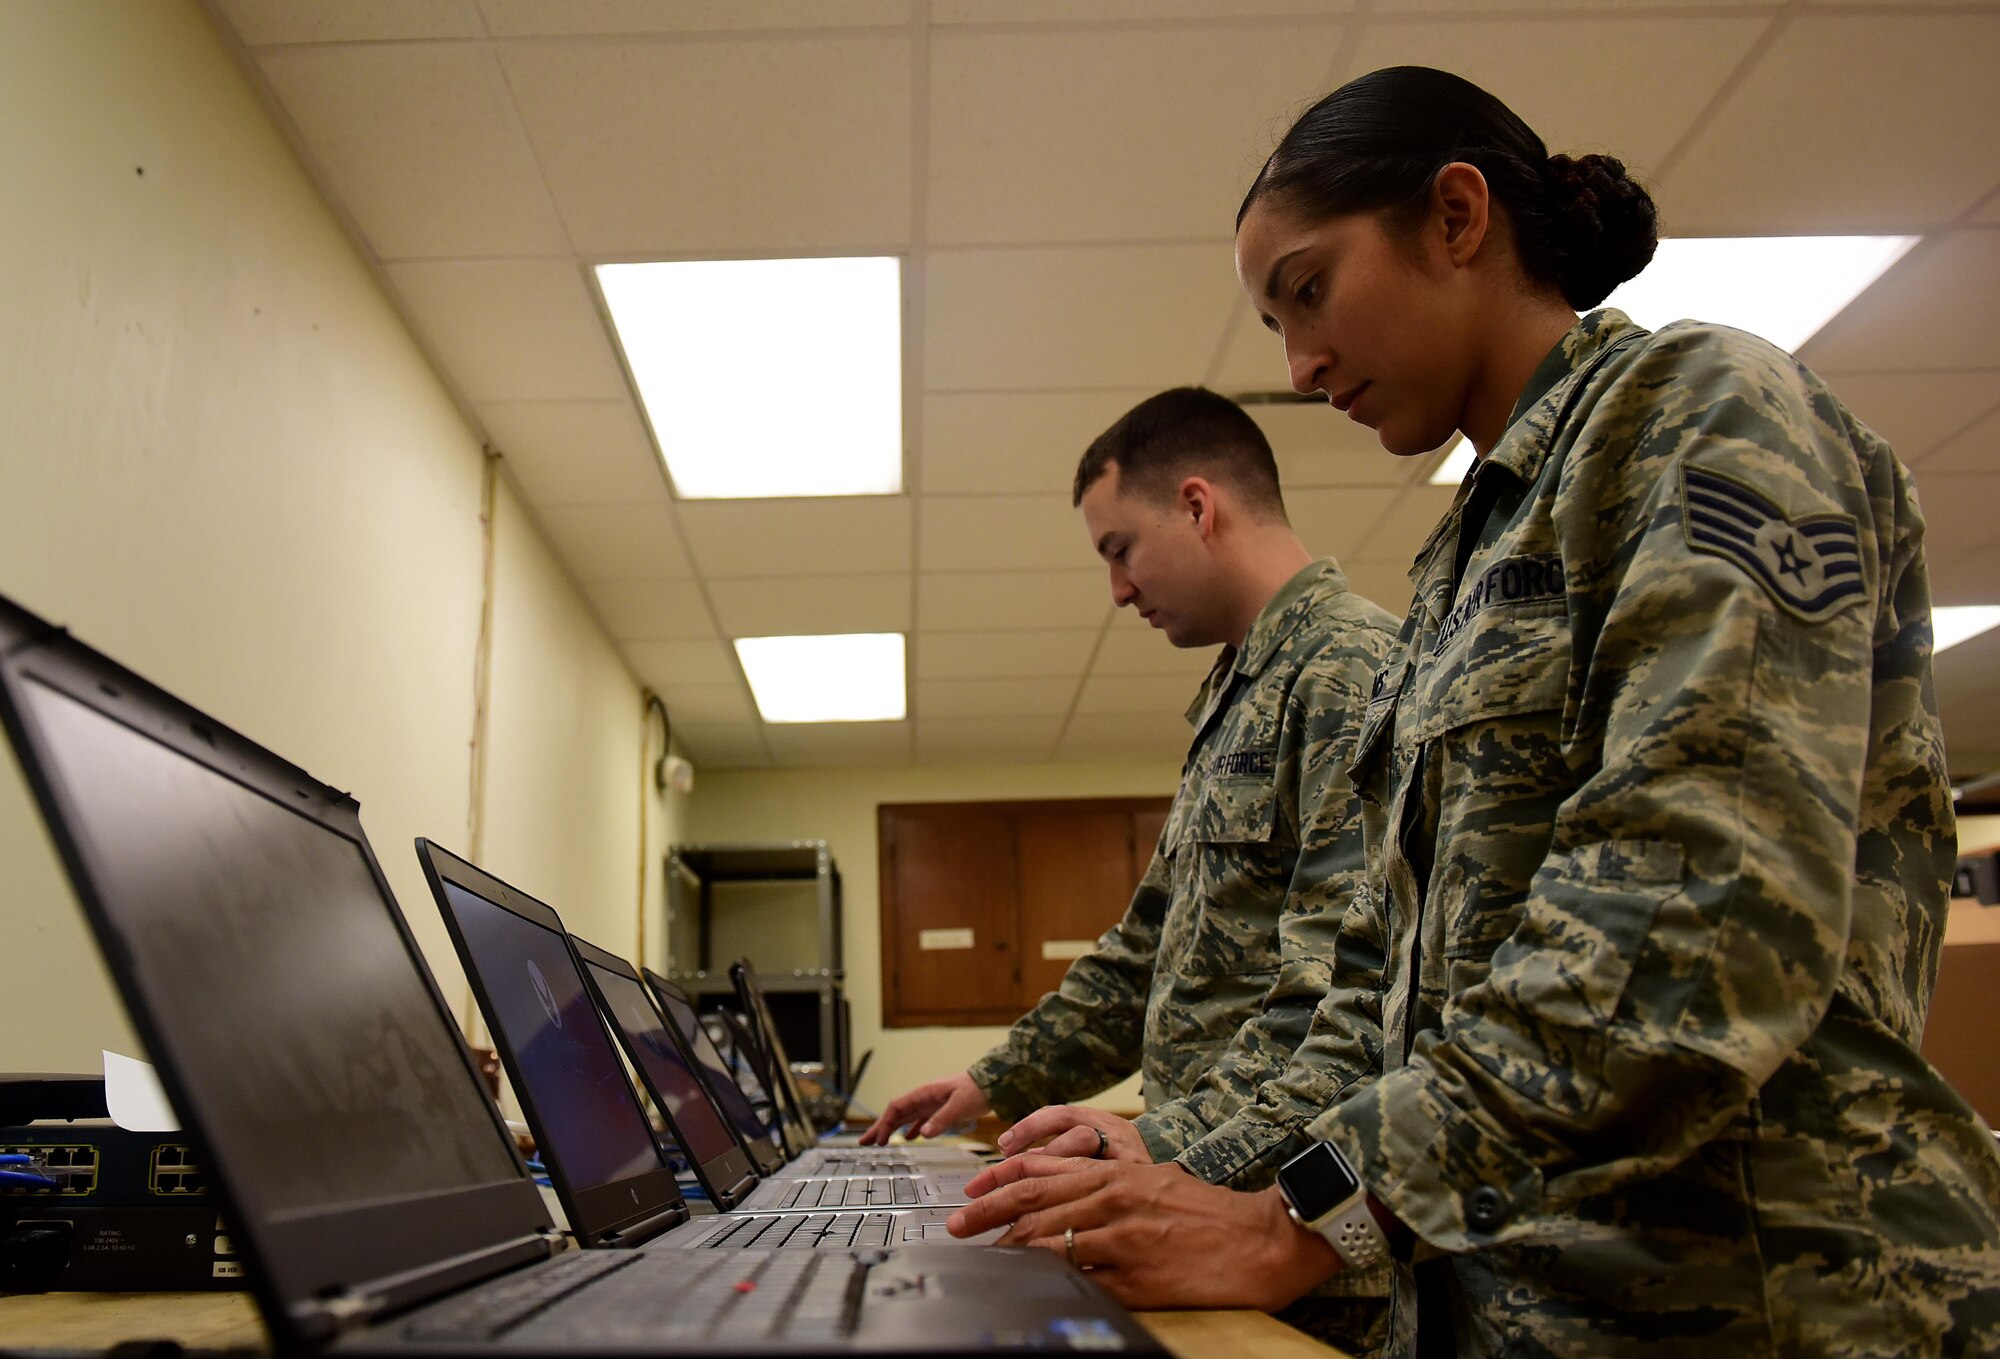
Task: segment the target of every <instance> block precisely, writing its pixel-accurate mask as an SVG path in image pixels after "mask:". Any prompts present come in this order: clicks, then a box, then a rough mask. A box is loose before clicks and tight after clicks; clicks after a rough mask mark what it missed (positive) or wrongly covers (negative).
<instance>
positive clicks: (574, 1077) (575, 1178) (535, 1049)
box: [417, 840, 997, 1250]
mask: <svg viewBox="0 0 2000 1359" xmlns="http://www.w3.org/2000/svg"><path fill="white" fill-rule="evenodd" d="M417 857H418V858H419V859H420V860H421V861H422V862H423V866H424V876H425V877H426V878H427V879H428V880H429V882H430V884H431V891H432V893H433V894H434V895H435V896H436V897H437V903H438V909H439V910H440V911H441V912H443V914H444V919H445V926H446V928H447V929H448V930H449V931H450V933H451V940H452V944H453V946H454V947H456V948H457V949H458V956H459V959H460V961H462V962H463V963H464V964H465V972H466V975H467V976H468V977H469V978H470V979H471V981H472V989H473V994H474V995H475V996H476V997H477V998H478V1000H479V1008H480V1010H481V1011H482V1012H483V1013H484V1014H485V1016H486V1023H487V1028H488V1030H489V1031H490V1032H491V1033H492V1035H493V1046H494V1047H495V1048H496V1049H498V1051H499V1053H500V1061H501V1063H502V1065H504V1066H505V1067H506V1068H507V1075H508V1077H509V1079H510V1080H511V1081H512V1082H513V1085H514V1093H515V1094H516V1095H518V1096H519V1097H520V1100H521V1110H522V1112H523V1113H525V1114H526V1115H527V1116H528V1126H529V1127H530V1128H531V1129H532V1130H533V1131H534V1134H535V1142H536V1145H537V1146H538V1147H539V1148H540V1150H541V1153H542V1160H543V1162H544V1163H545V1164H546V1165H547V1167H548V1170H549V1179H550V1181H551V1183H552V1184H553V1186H554V1188H555V1190H556V1193H557V1194H558V1195H559V1196H560V1198H561V1200H562V1206H563V1211H564V1212H565V1213H566V1214H567V1215H568V1216H569V1225H570V1230H571V1232H572V1233H574V1234H575V1236H576V1239H577V1240H578V1241H580V1242H582V1243H583V1244H585V1245H589V1246H631V1245H637V1244H640V1243H642V1242H645V1241H649V1240H651V1239H652V1238H654V1237H656V1236H657V1237H662V1238H663V1241H662V1244H666V1245H672V1246H689V1247H695V1246H699V1247H704V1248H728V1249H732V1250H735V1249H742V1248H744V1247H747V1246H753V1245H754V1246H760V1247H761V1246H775V1245H783V1246H785V1247H787V1248H789V1249H793V1250H797V1249H802V1248H811V1249H815V1250H844V1249H847V1248H849V1247H855V1246H888V1245H895V1244H898V1243H901V1242H924V1241H931V1242H936V1243H938V1244H941V1245H952V1246H963V1245H966V1244H969V1243H967V1242H965V1241H961V1240H959V1239H958V1238H957V1237H954V1236H952V1235H951V1233H950V1232H948V1231H947V1230H946V1229H945V1220H946V1219H947V1218H949V1217H950V1216H951V1212H950V1209H951V1208H952V1207H954V1206H963V1205H964V1203H965V1202H966V1199H965V1197H964V1189H965V1181H966V1180H968V1179H970V1178H971V1174H970V1173H969V1172H968V1173H966V1174H963V1175H960V1176H958V1177H956V1181H955V1183H956V1190H957V1199H956V1202H955V1203H954V1202H953V1201H952V1200H951V1198H950V1197H949V1196H948V1195H947V1194H946V1192H945V1190H946V1189H947V1188H948V1187H949V1186H948V1185H947V1184H946V1183H945V1181H944V1179H943V1177H924V1180H925V1183H924V1184H923V1185H921V1186H919V1185H918V1184H917V1182H916V1179H915V1177H903V1178H902V1179H900V1180H897V1179H895V1178H893V1177H890V1176H879V1177H878V1176H832V1177H824V1178H820V1179H814V1180H802V1181H789V1180H788V1181H775V1180H774V1181H771V1182H769V1183H767V1184H763V1185H756V1186H754V1187H752V1188H750V1189H748V1190H744V1188H743V1186H742V1183H741V1179H740V1170H739V1169H738V1163H735V1162H733V1161H731V1160H730V1159H729V1157H730V1156H731V1155H732V1154H733V1152H734V1147H733V1146H731V1147H729V1149H728V1150H727V1151H724V1150H722V1146H723V1142H724V1139H726V1137H727V1133H726V1130H725V1129H724V1128H722V1126H721V1121H720V1116H719V1115H715V1114H714V1113H713V1106H712V1105H711V1104H709V1102H708V1100H707V1097H706V1092H705V1091H703V1092H701V1094H702V1098H701V1100H700V1101H699V1102H698V1103H697V1104H695V1105H694V1106H692V1108H690V1109H681V1110H679V1111H678V1112H677V1111H676V1109H675V1108H674V1105H675V1104H676V1102H677V1097H665V1098H662V1099H660V1100H659V1101H658V1105H659V1107H660V1108H661V1110H662V1112H663V1114H665V1116H666V1119H667V1122H668V1124H669V1130H670V1131H671V1132H672V1133H673V1134H674V1136H675V1139H676V1140H677V1141H679V1142H680V1143H681V1146H682V1147H683V1148H684V1149H687V1148H693V1147H698V1148H702V1149H703V1150H706V1151H708V1152H710V1153H712V1154H714V1155H716V1156H718V1157H719V1158H720V1159H718V1160H717V1161H715V1162H714V1163H713V1166H714V1173H715V1176H716V1178H715V1180H714V1181H713V1183H716V1184H718V1185H723V1186H727V1188H728V1191H729V1192H728V1198H729V1200H730V1203H728V1204H723V1205H718V1206H741V1207H742V1208H743V1209H744V1210H745V1212H746V1213H749V1214H750V1216H751V1217H753V1218H756V1219H757V1220H755V1221H745V1220H743V1215H741V1214H739V1215H738V1216H737V1220H736V1221H734V1222H732V1223H730V1224H729V1225H728V1227H727V1228H726V1229H718V1228H717V1227H716V1219H714V1218H712V1217H708V1218H695V1217H694V1216H693V1215H692V1214H691V1213H690V1212H689V1211H688V1208H687V1206H686V1204H685V1203H684V1202H683V1201H682V1198H681V1194H680V1191H679V1189H678V1187H677V1186H675V1185H674V1173H673V1168H672V1166H671V1165H670V1164H669V1163H668V1161H667V1160H666V1158H665V1156H664V1155H663V1154H662V1150H661V1148H660V1146H659V1145H658V1140H657V1139H656V1138H655V1137H654V1135H653V1131H652V1128H651V1125H650V1124H648V1122H647V1121H646V1113H645V1110H644V1109H643V1108H641V1107H640V1104H639V1100H638V1096H637V1094H636V1093H635V1092H634V1091H633V1089H632V1084H631V1082H630V1081H629V1080H628V1079H627V1078H626V1075H625V1068H624V1066H623V1065H622V1064H621V1063H620V1062H619V1060H618V1053H617V1049H616V1047H615V1046H614V1044H615V1041H616V1040H615V1039H614V1038H613V1036H612V1033H611V1032H610V1030H609V1028H608V1027H607V1026H606V1024H605V1023H604V1022H603V1020H602V1018H601V1016H600V1015H599V1013H598V1009H597V1006H596V1005H595V1004H594V1002H593V998H592V995H591V990H590V981H589V979H588V977H587V975H586V973H587V970H588V969H587V968H586V966H585V964H584V963H583V962H582V960H581V959H579V958H578V957H577V956H576V954H575V952H574V951H573V949H572V947H571V944H572V941H571V940H570V939H569V937H568V935H567V933H566V932H565V930H564V929H563V923H562V917H561V916H559V915H558V914H557V913H556V911H555V909H554V908H553V907H551V906H549V905H548V904H547V903H546V902H542V901H538V900H536V899H535V898H534V897H532V896H529V895H528V894H527V893H526V892H523V891H522V890H521V889H519V888H518V887H514V886H512V885H510V884H508V883H506V882H503V881H501V880H500V879H499V878H496V877H494V876H493V875H492V874H490V873H487V872H485V871H484V870H482V869H480V868H478V867H476V866H475V865H473V864H469V863H467V862H466V861H465V860H463V859H461V858H459V857H458V856H457V855H455V854H453V853H451V852H450V851H449V850H445V849H442V848H440V847H439V846H437V845H435V844H432V843H431V842H430V841H428V840H419V841H417ZM655 1023H657V1019H656V1020H655ZM634 1046H635V1047H636V1048H637V1049H638V1051H639V1053H640V1057H641V1058H642V1059H648V1060H656V1059H657V1054H656V1053H655V1052H654V1051H653V1050H652V1048H651V1046H650V1045H649V1044H648V1043H647V1042H646V1041H645V1040H644V1039H641V1040H640V1041H639V1042H638V1043H637V1044H635V1045H634ZM638 1069H639V1071H640V1073H641V1079H647V1078H646V1076H645V1072H646V1069H647V1067H646V1065H644V1064H641V1065H639V1067H638ZM687 1074H690V1075H691V1073H687ZM662 1084H663V1087H664V1088H665V1089H667V1090H678V1091H682V1092H685V1091H686V1090H687V1085H686V1083H685V1082H684V1081H683V1080H682V1079H681V1078H680V1076H679V1075H678V1074H677V1075H674V1076H669V1077H668V1078H667V1079H666V1080H664V1081H663V1083H662ZM694 1110H699V1111H700V1112H701V1113H702V1114H704V1115H707V1116H708V1117H706V1118H704V1119H703V1120H702V1121H699V1122H697V1121H695V1120H693V1119H687V1120H685V1121H683V1118H682V1117H681V1115H683V1114H687V1113H689V1112H692V1111H694ZM691 1134H692V1135H691ZM690 1154H693V1155H699V1154H700V1153H699V1152H692V1151H691V1152H690ZM702 1178H703V1180H704V1182H705V1183H708V1182H709V1181H708V1176H707V1173H704V1174H703V1176H702ZM669 1187H672V1188H671V1193H669V1192H668V1189H669ZM920 1189H921V1192H919V1191H920ZM899 1190H901V1191H904V1192H906V1193H907V1194H908V1197H907V1198H903V1199H901V1201H900V1202H899V1195H898V1191H899ZM739 1192H740V1193H741V1197H740V1198H739V1197H738V1195H739ZM764 1209H769V1210H770V1211H771V1212H773V1213H783V1212H797V1213H810V1214H811V1218H810V1220H804V1219H800V1218H787V1219H786V1220H783V1221H777V1220H769V1221H766V1220H764V1219H763V1218H761V1217H757V1214H756V1212H753V1211H752V1210H764ZM996 1235H997V1233H996ZM980 1244H983V1242H981V1243H980Z"/></svg>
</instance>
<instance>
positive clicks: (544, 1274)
mask: <svg viewBox="0 0 2000 1359" xmlns="http://www.w3.org/2000/svg"><path fill="white" fill-rule="evenodd" d="M638 1259H639V1257H638V1256H636V1255H633V1254H631V1253H629V1252H626V1251H578V1252H572V1253H571V1254H568V1255H562V1256H558V1257H556V1259H555V1260H554V1261H553V1262H551V1263H549V1264H547V1265H544V1266H543V1267H542V1268H540V1269H534V1270H529V1271H527V1272H526V1273H523V1274H515V1275H510V1276H508V1277H507V1278H503V1279H498V1280H495V1281H494V1282H493V1283H490V1284H488V1285H486V1287H484V1288H482V1289H479V1290H478V1291H477V1292H475V1293H473V1294H471V1295H469V1296H467V1297H463V1298H459V1299H456V1300H454V1301H452V1302H450V1303H447V1304H445V1305H444V1306H443V1307H439V1308H435V1309H433V1310H431V1311H428V1312H425V1313H424V1314H423V1315H422V1316H419V1317H417V1318H416V1319H415V1320H413V1321H412V1322H410V1324H409V1325H407V1326H405V1327H404V1328H403V1334H404V1335H406V1336H408V1337H409V1338H410V1339H412V1340H491V1339H493V1338H494V1337H495V1336H497V1335H501V1334H503V1333H505V1332H507V1331H510V1330H512V1329H513V1328H514V1327H516V1326H518V1325H520V1324H521V1323H522V1322H523V1321H526V1320H527V1319H528V1318H529V1317H531V1316H534V1315H535V1314H536V1313H537V1312H540V1311H542V1310H543V1309H544V1308H546V1307H548V1306H549V1305H550V1304H551V1303H553V1302H555V1301H557V1300H558V1299H560V1298H564V1297H567V1296H568V1295H569V1294H571V1293H574V1292H575V1291H576V1290H577V1289H579V1288H582V1287H583V1286H584V1285H586V1284H589V1283H592V1282H595V1281H596V1280H598V1279H601V1278H603V1277H604V1276H605V1275H606V1274H610V1273H612V1272H614V1271H616V1270H620V1269H623V1268H625V1267H626V1266H627V1265H631V1264H635V1263H637V1261H638Z"/></svg>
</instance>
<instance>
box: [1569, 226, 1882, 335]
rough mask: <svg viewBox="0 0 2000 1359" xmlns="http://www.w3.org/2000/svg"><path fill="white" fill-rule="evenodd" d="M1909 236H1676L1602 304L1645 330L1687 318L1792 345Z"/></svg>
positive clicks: (1856, 291)
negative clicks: (1731, 327)
mask: <svg viewBox="0 0 2000 1359" xmlns="http://www.w3.org/2000/svg"><path fill="white" fill-rule="evenodd" d="M1916 243H1917V238H1916V237H1915V236H1737V237H1725V236H1716V237H1700V236H1684V237H1679V238H1677V239H1674V240H1667V241H1661V242H1660V248H1659V251H1658V252H1657V253H1656V254H1655V255H1654V256H1653V262H1652V263H1651V264H1649V265H1647V266H1646V268H1645V271H1644V272H1643V273H1641V274H1640V275H1639V276H1638V277H1637V278H1635V279H1632V280H1631V281H1630V282H1628V283H1625V284H1623V285H1621V286H1620V287H1619V289H1618V291H1617V292H1614V293H1613V294H1611V296H1610V297H1608V298H1606V299H1605V301H1604V305H1605V306H1607V307H1616V308H1618V310H1620V311H1622V312H1624V313H1625V314H1626V315H1627V316H1630V317H1631V318H1632V319H1633V320H1634V321H1637V322H1638V323H1639V324H1640V325H1642V326H1644V327H1646V329H1648V330H1658V329H1659V328H1660V327H1661V326H1663V325H1666V324H1667V323H1668V322H1669V321H1679V320H1681V319H1683V318H1686V317H1692V318H1694V319H1695V320H1697V321H1713V322H1715V323H1716V324H1717V325H1724V326H1734V327H1736V328H1737V329H1738V330H1747V331H1749V332H1750V333H1751V334H1753V335H1761V336H1763V337H1764V338H1765V339H1767V340H1769V341H1770V342H1771V343H1772V344H1774V345H1776V346H1778V348H1780V349H1786V350H1797V349H1799V348H1801V347H1802V346H1803V345H1804V344H1805V342H1806V341H1807V340H1810V339H1811V338H1812V337H1813V336H1814V335H1816V334H1818V333H1819V329H1820V327H1821V326H1823V325H1825V324H1826V323H1827V322H1828V321H1831V320H1832V319H1833V318H1834V317H1836V316H1838V315H1839V314H1840V313H1841V311H1842V310H1843V309H1844V308H1845V307H1846V306H1847V304H1848V303H1850V302H1852V301H1853V300H1854V299H1855V298H1857V297H1859V296H1861V294H1862V293H1863V292H1864V291H1865V290H1866V289H1867V287H1868V285H1869V284H1871V283H1873V282H1874V281H1875V280H1876V279H1878V278H1880V277H1882V275H1883V274H1884V273H1885V272H1887V270H1888V268H1889V266H1890V265H1892V264H1894V263H1895V262H1896V261H1897V260H1899V259H1901V258H1902V257H1903V255H1904V254H1905V252H1907V251H1908V250H1909V248H1910V247H1911V246H1913V245H1915V244H1916Z"/></svg>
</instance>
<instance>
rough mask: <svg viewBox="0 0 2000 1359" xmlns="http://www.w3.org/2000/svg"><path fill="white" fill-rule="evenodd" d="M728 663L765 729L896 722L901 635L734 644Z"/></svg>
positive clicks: (901, 701) (901, 707)
mask: <svg viewBox="0 0 2000 1359" xmlns="http://www.w3.org/2000/svg"><path fill="white" fill-rule="evenodd" d="M736 658H737V660H739V661H741V662H742V663H743V673H744V675H746V676H747V677H748V678H749V680H750V692H751V693H752V694H753V695H754V696H755V697H756V699H757V711H758V712H759V713H760V714H762V715H763V718H764V720H765V721H766V722H900V721H902V719H903V718H904V717H905V716H906V715H907V714H908V711H909V707H908V701H907V699H906V698H905V695H904V688H903V634H902V633H900V632H849V633H839V634H836V635H833V636H826V637H739V638H737V639H736Z"/></svg>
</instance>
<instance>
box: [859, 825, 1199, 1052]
mask: <svg viewBox="0 0 2000 1359" xmlns="http://www.w3.org/2000/svg"><path fill="white" fill-rule="evenodd" d="M1172 804H1173V800H1172V799H1171V798H1164V797H1152V798H1076V799H1058V800H1045V801H1038V802H925V803H884V804H883V805H882V806H881V807H880V808H879V809H878V812H877V826H878V834H879V842H880V851H881V884H882V982H883V985H882V1012H883V1013H882V1023H883V1026H884V1027H886V1028H908V1027H913V1026H917V1025H932V1024H935V1025H953V1024H1011V1023H1012V1022H1013V1021H1014V1020H1016V1019H1018V1018H1020V1016H1021V1015H1022V1014H1024V1013H1025V1012H1026V1011H1027V1010H1029V1009H1030V1008H1032V1007H1033V1005H1034V1004H1035V1002H1036V1001H1037V1000H1039V999H1040V998H1041V996H1042V993H1043V992H1044V991H1052V990H1054V989H1055V987H1056V986H1057V984H1058V983H1060V982H1061V981H1062V977H1063V973H1064V972H1066V971H1067V970H1068V969H1069V965H1070V962H1071V961H1072V960H1073V959H1074V958H1075V956H1076V955H1077V954H1078V953H1079V952H1080V951H1081V950H1082V949H1083V948H1084V947H1085V946H1086V945H1087V944H1088V943H1090V942H1091V941H1094V940H1095V939H1096V938H1097V936H1098V935H1100V934H1102V933H1104V931H1105V930H1106V929H1108V928H1109V927H1110V926H1111V925H1113V924H1115V923H1116V922H1117V920H1118V918H1119V917H1120V916H1122V915H1123V914H1124V913H1125V907H1126V906H1127V905H1128V904H1129V903H1130V902H1131V899H1132V890H1133V888H1135V887H1137V886H1138V884H1139V879H1140V878H1141V877H1143V876H1144V875H1145V872H1146V865H1147V863H1148V862H1149V861H1150V860H1151V858H1152V856H1153V848H1154V846H1155V845H1156V844H1157V843H1158V841H1159V838H1160V829H1161V827H1162V826H1164V825H1165V824H1166V819H1167V809H1168V808H1169V807H1170V806H1172Z"/></svg>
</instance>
